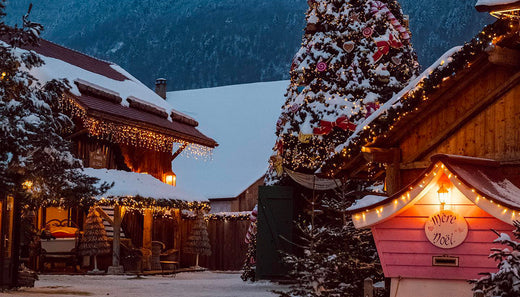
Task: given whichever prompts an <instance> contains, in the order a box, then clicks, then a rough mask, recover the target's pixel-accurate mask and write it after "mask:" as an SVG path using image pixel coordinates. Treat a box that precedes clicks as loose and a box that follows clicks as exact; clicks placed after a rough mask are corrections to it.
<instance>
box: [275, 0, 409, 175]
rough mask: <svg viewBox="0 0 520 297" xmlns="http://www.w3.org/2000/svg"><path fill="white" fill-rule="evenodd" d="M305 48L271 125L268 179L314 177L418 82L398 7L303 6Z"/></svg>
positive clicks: (370, 0)
mask: <svg viewBox="0 0 520 297" xmlns="http://www.w3.org/2000/svg"><path fill="white" fill-rule="evenodd" d="M308 3H309V9H308V11H307V14H306V19H307V27H306V29H305V35H304V36H303V40H302V47H301V48H300V50H299V51H298V52H297V53H296V55H295V57H294V59H293V63H292V66H291V72H290V74H291V84H290V85H289V87H288V89H287V93H286V102H285V104H284V105H283V106H282V113H281V115H280V118H279V119H278V122H277V124H276V135H277V141H276V144H275V146H274V149H273V151H274V154H273V156H271V159H270V169H269V172H268V174H267V177H266V182H267V183H268V184H274V183H277V182H279V181H280V179H281V176H282V174H283V169H282V166H284V167H287V168H289V169H291V170H295V171H300V172H304V173H305V172H307V173H311V172H314V171H315V170H316V169H317V168H318V167H319V166H320V165H321V164H322V162H323V161H324V159H325V158H326V157H327V156H328V155H330V154H331V153H333V152H334V148H335V147H336V146H337V145H339V144H341V143H343V142H345V141H346V140H347V138H348V137H349V136H350V135H352V133H353V131H355V130H356V129H357V128H358V125H359V124H360V123H361V122H362V121H363V120H364V119H365V118H366V117H368V116H369V115H371V114H372V113H373V112H374V111H375V110H377V109H378V108H379V106H380V105H381V104H383V103H385V102H386V101H388V100H389V99H390V98H391V97H392V96H393V95H394V94H395V93H397V92H398V91H400V90H401V89H402V88H403V87H404V86H405V85H406V84H407V83H408V81H409V80H410V79H411V78H412V77H413V76H414V75H416V74H417V72H418V63H417V62H416V55H415V53H414V52H413V49H412V46H411V44H410V33H409V32H408V29H407V28H406V24H405V20H404V17H403V14H402V11H401V8H400V6H399V3H398V2H397V1H396V0H381V1H377V0H346V1H339V0H308Z"/></svg>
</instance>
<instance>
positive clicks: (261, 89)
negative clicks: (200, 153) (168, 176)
mask: <svg viewBox="0 0 520 297" xmlns="http://www.w3.org/2000/svg"><path fill="white" fill-rule="evenodd" d="M288 85H289V81H274V82H262V83H251V84H241V85H232V86H222V87H215V88H205V89H195V90H183V91H175V92H168V93H167V101H168V102H169V103H170V104H171V105H173V106H175V108H176V109H178V110H180V111H182V112H183V113H185V114H188V115H191V116H193V117H196V118H197V119H198V120H199V121H200V129H201V131H202V132H204V133H207V134H209V135H212V136H214V137H216V138H217V139H218V140H219V146H218V147H217V148H216V149H215V150H214V151H213V156H212V159H211V160H208V161H207V162H197V161H196V160H194V159H191V158H177V159H175V160H174V161H173V171H174V172H175V173H176V174H177V175H178V179H177V183H178V184H181V183H182V184H183V185H186V186H188V187H190V188H193V189H197V190H198V191H199V192H200V193H201V194H202V195H204V197H206V198H232V197H237V196H239V195H240V194H241V193H242V192H244V190H246V189H247V188H249V187H250V186H251V185H252V184H254V183H256V182H257V181H258V179H259V178H261V177H262V176H263V175H264V174H265V173H266V172H267V167H268V165H269V157H270V156H271V153H272V146H273V143H274V142H275V138H276V135H275V133H274V131H275V123H276V120H277V119H278V116H279V115H280V107H281V106H282V105H283V103H284V101H285V100H284V93H285V91H286V89H287V86H288Z"/></svg>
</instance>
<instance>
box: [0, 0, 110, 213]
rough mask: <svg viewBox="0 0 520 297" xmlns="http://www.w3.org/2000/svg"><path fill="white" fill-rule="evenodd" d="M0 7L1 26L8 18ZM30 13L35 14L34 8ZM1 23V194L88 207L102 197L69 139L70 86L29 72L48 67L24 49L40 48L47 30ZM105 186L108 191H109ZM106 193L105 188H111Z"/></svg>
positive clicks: (26, 200)
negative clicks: (66, 97) (66, 104)
mask: <svg viewBox="0 0 520 297" xmlns="http://www.w3.org/2000/svg"><path fill="white" fill-rule="evenodd" d="M4 3H5V1H1V2H0V20H1V19H3V18H4V17H5V5H4ZM29 11H30V8H29ZM28 14H29V13H27V15H25V16H24V17H23V25H22V26H19V27H18V26H15V27H11V26H8V25H6V24H5V23H3V21H2V22H0V36H1V40H0V143H1V144H2V145H1V146H0V194H2V195H3V196H5V195H6V194H12V195H14V196H15V198H16V201H17V202H19V203H22V205H25V206H32V207H36V206H41V205H44V204H47V203H55V204H61V205H67V204H68V205H78V204H81V203H82V204H89V203H91V202H92V201H93V196H94V195H96V194H98V193H99V192H100V189H98V188H96V187H95V186H94V183H95V182H96V181H97V180H96V179H94V178H90V177H88V176H86V175H84V174H83V173H82V170H81V168H82V163H81V161H80V160H79V159H77V158H75V157H74V156H73V155H72V153H71V143H70V141H68V140H66V139H65V138H64V135H65V134H66V133H70V132H71V131H72V127H73V123H72V121H71V120H70V119H69V117H67V116H66V115H65V114H63V113H62V112H61V96H62V94H63V93H64V92H66V91H67V90H68V84H67V82H66V81H58V80H51V81H47V82H39V81H38V80H36V79H35V78H34V77H33V76H31V74H30V73H29V72H28V71H29V70H31V69H32V68H33V67H38V66H40V65H42V64H43V61H42V60H41V59H40V57H39V56H38V55H37V54H35V53H34V52H32V51H22V50H20V49H19V48H20V47H22V46H25V45H28V46H29V45H37V44H38V40H39V34H40V32H41V31H42V29H43V28H42V26H41V25H40V24H37V23H33V22H31V21H29V19H28ZM105 186H106V185H105ZM105 186H104V187H103V188H106V187H105Z"/></svg>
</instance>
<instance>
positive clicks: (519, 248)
mask: <svg viewBox="0 0 520 297" xmlns="http://www.w3.org/2000/svg"><path fill="white" fill-rule="evenodd" d="M514 226H515V227H516V229H515V230H514V231H513V235H514V236H515V238H516V239H517V240H520V222H518V221H514ZM493 231H494V230H493ZM494 232H495V233H496V234H497V235H498V236H499V237H498V238H497V239H495V240H494V241H493V242H495V243H501V244H503V245H505V246H506V247H504V248H492V249H491V254H490V255H489V258H493V259H494V260H495V261H497V262H498V265H497V267H498V271H497V272H495V273H483V274H484V275H485V276H484V277H482V278H481V279H479V280H472V281H470V282H471V283H473V284H474V287H473V290H474V291H477V290H481V291H483V292H484V294H485V296H493V297H494V296H498V297H517V296H520V242H518V241H515V240H512V239H511V237H510V236H509V235H507V234H505V233H501V234H498V233H497V232H496V231H494Z"/></svg>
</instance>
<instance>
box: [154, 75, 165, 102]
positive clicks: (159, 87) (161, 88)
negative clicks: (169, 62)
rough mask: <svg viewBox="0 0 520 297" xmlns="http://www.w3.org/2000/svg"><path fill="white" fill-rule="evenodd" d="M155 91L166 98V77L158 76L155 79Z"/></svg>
mask: <svg viewBox="0 0 520 297" xmlns="http://www.w3.org/2000/svg"><path fill="white" fill-rule="evenodd" d="M155 93H157V95H159V96H161V97H162V98H163V99H164V100H166V79H165V78H158V79H156V80H155Z"/></svg>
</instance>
